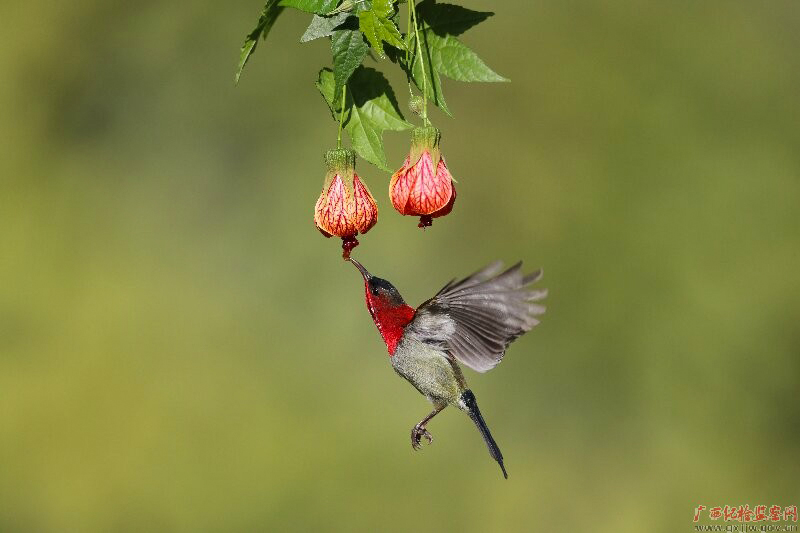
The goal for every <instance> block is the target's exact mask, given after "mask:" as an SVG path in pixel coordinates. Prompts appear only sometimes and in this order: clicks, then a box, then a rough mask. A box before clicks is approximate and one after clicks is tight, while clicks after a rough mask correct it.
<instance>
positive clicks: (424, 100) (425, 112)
mask: <svg viewBox="0 0 800 533" xmlns="http://www.w3.org/2000/svg"><path fill="white" fill-rule="evenodd" d="M415 4H416V0H409V2H408V5H409V9H411V15H412V17H413V19H414V38H415V40H416V41H417V54H416V55H417V56H418V57H419V63H420V67H421V68H422V122H423V124H424V125H425V126H428V125H430V122H429V121H428V79H427V76H426V75H425V58H424V57H423V56H422V43H421V42H420V39H419V24H418V23H417V6H416V5H415ZM411 70H412V72H413V70H414V68H413V66H412V68H411Z"/></svg>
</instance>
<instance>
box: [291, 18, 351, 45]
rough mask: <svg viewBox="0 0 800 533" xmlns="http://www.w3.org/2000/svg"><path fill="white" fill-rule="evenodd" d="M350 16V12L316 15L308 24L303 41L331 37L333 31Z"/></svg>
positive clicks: (301, 38) (301, 40)
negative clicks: (326, 15) (327, 15)
mask: <svg viewBox="0 0 800 533" xmlns="http://www.w3.org/2000/svg"><path fill="white" fill-rule="evenodd" d="M349 16H350V13H339V14H337V15H334V16H332V17H322V16H320V15H314V17H313V18H312V19H311V24H309V25H308V28H306V32H305V33H304V34H303V36H302V37H300V42H301V43H307V42H309V41H313V40H314V39H319V38H320V37H330V36H331V35H332V34H333V31H334V30H335V29H336V28H337V27H339V26H341V25H342V24H344V22H345V20H347V17H349Z"/></svg>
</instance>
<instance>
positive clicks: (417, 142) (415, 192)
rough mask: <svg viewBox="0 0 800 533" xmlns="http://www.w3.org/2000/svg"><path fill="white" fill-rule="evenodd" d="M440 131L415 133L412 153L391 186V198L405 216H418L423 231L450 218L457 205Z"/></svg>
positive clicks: (418, 129) (425, 129)
mask: <svg viewBox="0 0 800 533" xmlns="http://www.w3.org/2000/svg"><path fill="white" fill-rule="evenodd" d="M440 138H441V134H440V133H439V130H438V129H436V128H434V127H431V126H428V127H424V128H415V129H414V131H413V132H412V133H411V152H410V153H409V154H408V157H407V158H406V160H405V162H404V163H403V166H402V167H401V168H400V170H398V171H397V172H395V173H394V175H393V176H392V180H391V181H390V182H389V197H390V198H391V199H392V205H394V208H395V209H397V211H398V212H399V213H400V214H401V215H412V216H418V217H420V218H419V227H420V228H424V227H427V226H430V225H432V224H433V219H434V218H437V217H441V216H444V215H446V214H448V213H449V212H450V211H452V209H453V204H454V203H455V201H456V188H455V186H454V185H453V176H451V175H450V171H449V170H447V165H446V164H445V162H444V157H442V154H441V152H440V151H439V140H440Z"/></svg>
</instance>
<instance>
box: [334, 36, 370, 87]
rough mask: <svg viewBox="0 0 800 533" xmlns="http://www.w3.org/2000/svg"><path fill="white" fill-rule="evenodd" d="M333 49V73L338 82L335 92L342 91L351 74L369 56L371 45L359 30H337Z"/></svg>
mask: <svg viewBox="0 0 800 533" xmlns="http://www.w3.org/2000/svg"><path fill="white" fill-rule="evenodd" d="M331 51H332V52H333V75H334V80H335V82H336V85H335V89H334V94H335V95H336V98H337V99H338V97H339V96H338V95H339V94H341V92H342V87H343V86H344V84H345V83H347V80H348V79H350V75H351V74H353V71H354V70H355V69H356V68H358V66H359V65H360V64H361V62H362V61H364V58H365V57H367V52H369V46H368V45H367V43H366V42H365V41H364V36H363V35H362V34H361V32H360V31H358V30H337V31H335V32H333V35H332V36H331Z"/></svg>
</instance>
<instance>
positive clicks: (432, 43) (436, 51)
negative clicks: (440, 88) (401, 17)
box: [423, 30, 508, 82]
mask: <svg viewBox="0 0 800 533" xmlns="http://www.w3.org/2000/svg"><path fill="white" fill-rule="evenodd" d="M423 41H426V44H427V48H428V51H429V54H428V56H429V58H430V62H431V64H432V65H433V68H434V69H435V70H436V71H437V72H438V73H439V74H442V75H444V76H447V77H448V78H450V79H453V80H457V81H467V82H472V81H484V82H499V81H508V80H507V79H506V78H504V77H503V76H501V75H499V74H498V73H496V72H495V71H493V70H492V69H490V68H489V67H488V66H487V65H486V63H484V62H483V60H481V58H480V57H478V54H476V53H475V52H473V51H472V50H470V49H469V48H467V46H466V45H465V44H464V43H462V42H461V41H459V40H458V39H456V38H455V37H452V36H447V37H440V36H439V35H436V34H435V33H433V32H432V31H430V30H426V31H425V37H424V38H423ZM426 59H428V58H426Z"/></svg>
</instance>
